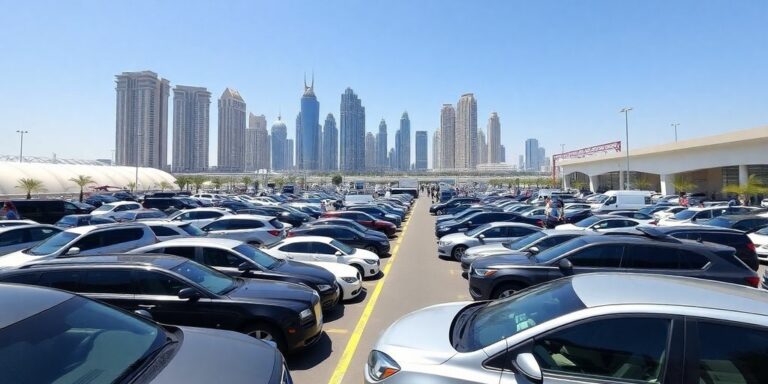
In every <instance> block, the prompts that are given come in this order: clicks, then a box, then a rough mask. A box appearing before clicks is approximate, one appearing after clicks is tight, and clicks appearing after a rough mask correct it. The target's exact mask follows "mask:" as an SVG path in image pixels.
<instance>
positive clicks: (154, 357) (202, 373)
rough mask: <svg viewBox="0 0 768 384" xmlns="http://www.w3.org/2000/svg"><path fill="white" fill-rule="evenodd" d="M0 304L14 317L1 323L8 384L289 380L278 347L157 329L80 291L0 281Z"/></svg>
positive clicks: (231, 336) (232, 336)
mask: <svg viewBox="0 0 768 384" xmlns="http://www.w3.org/2000/svg"><path fill="white" fill-rule="evenodd" d="M19 278H20V279H21V278H22V277H19ZM43 285H47V284H43ZM0 306H2V308H4V309H5V311H8V312H10V313H14V314H15V316H11V317H8V316H5V317H3V319H2V320H0V340H3V348H2V349H1V350H0V360H1V361H2V362H3V365H4V369H3V381H4V382H7V383H83V382H93V379H94V377H93V375H94V374H96V375H98V380H97V381H98V382H104V383H111V382H120V381H121V378H122V379H128V380H131V382H135V383H155V384H161V383H181V382H183V383H189V384H196V383H197V384H203V383H205V384H208V383H212V382H216V381H225V382H227V383H243V384H244V383H261V384H283V383H290V382H291V376H290V373H289V371H288V369H287V368H286V365H285V361H284V359H283V356H282V355H281V354H280V352H279V351H278V350H277V349H276V348H275V347H274V346H272V345H270V344H268V343H265V342H263V341H261V340H256V339H254V338H252V337H248V336H245V335H242V334H238V333H235V332H231V331H223V330H218V329H203V328H187V327H174V326H167V325H160V324H156V323H155V322H153V321H150V320H148V319H146V318H144V317H143V316H139V315H136V314H131V313H128V312H127V311H122V310H120V309H117V308H115V307H112V306H109V305H104V304H102V303H99V302H96V301H93V300H90V299H87V298H85V297H82V296H79V295H76V294H72V293H69V292H64V291H60V290H57V289H49V288H41V287H33V286H28V285H18V284H0ZM32 361H45V362H46V363H45V365H40V364H31V363H30V362H32ZM201 361H204V362H205V364H201V363H200V362H201ZM212 368H214V369H212ZM94 372H98V373H94Z"/></svg>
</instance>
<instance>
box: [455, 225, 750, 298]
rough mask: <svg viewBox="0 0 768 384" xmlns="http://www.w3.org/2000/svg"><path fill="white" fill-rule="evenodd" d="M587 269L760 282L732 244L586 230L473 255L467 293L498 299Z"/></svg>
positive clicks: (748, 283)
mask: <svg viewBox="0 0 768 384" xmlns="http://www.w3.org/2000/svg"><path fill="white" fill-rule="evenodd" d="M591 272H636V273H652V274H666V275H676V276H687V277H697V278H702V279H709V280H716V281H722V282H726V283H735V284H741V285H748V286H752V287H757V286H758V285H759V284H760V277H759V276H758V275H757V273H755V271H752V270H750V269H749V267H748V266H746V265H745V264H744V263H743V262H741V260H739V259H737V258H736V257H735V255H734V250H733V248H731V247H726V246H723V245H719V244H713V243H699V242H696V241H691V240H679V239H675V238H672V237H669V236H665V235H662V234H654V235H653V236H647V237H643V236H632V235H626V236H618V235H615V236H605V235H590V236H582V237H578V238H575V239H573V240H570V241H567V242H565V243H562V244H560V245H558V246H555V247H552V248H549V249H547V250H545V251H542V252H540V253H538V254H536V255H530V254H513V255H503V256H488V257H484V258H481V259H478V260H477V261H475V262H474V263H472V265H471V266H470V268H469V293H470V295H471V296H472V298H473V299H475V300H487V299H498V298H503V297H508V296H510V295H512V294H514V293H515V292H517V291H519V290H521V289H525V288H527V287H530V286H533V285H537V284H541V283H544V282H547V281H550V280H554V279H558V278H561V277H563V276H569V275H574V274H581V273H591ZM627 278H631V275H629V274H628V275H627Z"/></svg>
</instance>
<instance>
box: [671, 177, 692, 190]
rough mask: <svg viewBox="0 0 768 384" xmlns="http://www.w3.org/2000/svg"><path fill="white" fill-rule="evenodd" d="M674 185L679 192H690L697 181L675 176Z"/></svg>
mask: <svg viewBox="0 0 768 384" xmlns="http://www.w3.org/2000/svg"><path fill="white" fill-rule="evenodd" d="M672 185H674V186H675V191H677V192H678V193H682V192H690V191H692V190H693V189H695V188H696V183H694V182H693V181H691V180H688V179H686V178H684V177H681V176H677V177H675V181H674V182H672Z"/></svg>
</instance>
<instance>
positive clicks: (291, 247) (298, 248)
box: [278, 242, 310, 253]
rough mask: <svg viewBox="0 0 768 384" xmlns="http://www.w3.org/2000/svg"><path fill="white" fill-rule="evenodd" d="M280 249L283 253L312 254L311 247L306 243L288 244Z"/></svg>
mask: <svg viewBox="0 0 768 384" xmlns="http://www.w3.org/2000/svg"><path fill="white" fill-rule="evenodd" d="M278 249H279V250H281V251H283V252H297V253H310V250H309V245H308V243H305V242H299V243H291V244H286V245H284V246H282V247H280V248H278Z"/></svg>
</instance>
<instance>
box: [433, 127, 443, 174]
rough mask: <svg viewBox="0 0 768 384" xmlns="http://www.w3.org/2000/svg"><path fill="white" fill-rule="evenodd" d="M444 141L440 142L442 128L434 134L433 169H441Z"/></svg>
mask: <svg viewBox="0 0 768 384" xmlns="http://www.w3.org/2000/svg"><path fill="white" fill-rule="evenodd" d="M442 145H443V144H442V143H441V142H440V128H438V129H436V130H435V133H434V134H433V135H432V169H440V168H441V165H440V160H442V155H443V154H442Z"/></svg>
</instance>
